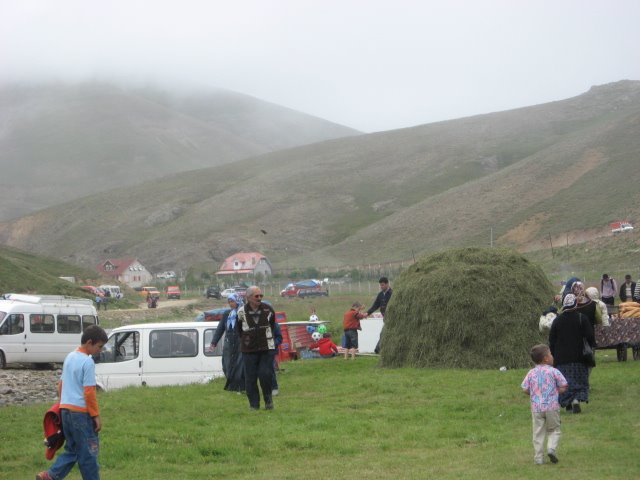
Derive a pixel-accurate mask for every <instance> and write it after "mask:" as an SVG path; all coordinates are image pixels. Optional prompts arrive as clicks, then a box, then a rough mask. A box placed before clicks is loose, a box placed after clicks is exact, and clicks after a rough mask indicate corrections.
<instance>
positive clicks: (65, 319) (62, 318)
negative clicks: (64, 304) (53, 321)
mask: <svg viewBox="0 0 640 480" xmlns="http://www.w3.org/2000/svg"><path fill="white" fill-rule="evenodd" d="M58 333H82V325H81V323H80V315H58Z"/></svg>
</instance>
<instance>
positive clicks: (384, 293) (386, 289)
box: [367, 277, 393, 353]
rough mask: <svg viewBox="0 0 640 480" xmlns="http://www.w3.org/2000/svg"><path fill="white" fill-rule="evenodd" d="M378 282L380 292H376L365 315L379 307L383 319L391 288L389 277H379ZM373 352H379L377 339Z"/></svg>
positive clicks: (391, 291)
mask: <svg viewBox="0 0 640 480" xmlns="http://www.w3.org/2000/svg"><path fill="white" fill-rule="evenodd" d="M378 283H379V284H380V292H378V296H377V297H376V299H375V301H374V302H373V305H371V308H369V310H367V315H371V314H372V313H373V312H375V311H376V310H378V309H380V313H381V314H382V317H383V319H384V313H385V312H386V311H387V304H388V303H389V300H391V294H392V293H393V290H391V287H390V286H389V279H388V278H387V277H380V280H378ZM383 321H384V320H383ZM374 352H375V353H380V340H378V344H377V345H376V348H375V350H374Z"/></svg>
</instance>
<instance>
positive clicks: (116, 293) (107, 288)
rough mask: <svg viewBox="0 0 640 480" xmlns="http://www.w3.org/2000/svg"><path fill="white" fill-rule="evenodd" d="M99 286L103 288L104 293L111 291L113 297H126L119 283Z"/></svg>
mask: <svg viewBox="0 0 640 480" xmlns="http://www.w3.org/2000/svg"><path fill="white" fill-rule="evenodd" d="M98 288H100V289H102V290H103V291H104V293H107V292H109V293H110V294H111V295H110V296H111V298H115V299H120V298H122V297H124V295H123V294H122V291H121V290H120V287H119V286H118V285H100V286H99V287H98Z"/></svg>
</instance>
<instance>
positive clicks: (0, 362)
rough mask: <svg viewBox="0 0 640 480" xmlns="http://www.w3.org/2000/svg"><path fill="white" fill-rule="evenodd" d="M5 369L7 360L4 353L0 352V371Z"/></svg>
mask: <svg viewBox="0 0 640 480" xmlns="http://www.w3.org/2000/svg"><path fill="white" fill-rule="evenodd" d="M6 367H7V360H6V358H4V353H3V352H0V369H3V368H6Z"/></svg>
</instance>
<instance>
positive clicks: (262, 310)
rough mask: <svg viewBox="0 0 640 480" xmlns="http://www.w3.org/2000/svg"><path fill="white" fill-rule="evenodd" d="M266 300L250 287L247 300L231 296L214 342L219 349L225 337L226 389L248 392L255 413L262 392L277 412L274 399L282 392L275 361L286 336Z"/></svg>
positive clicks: (223, 348)
mask: <svg viewBox="0 0 640 480" xmlns="http://www.w3.org/2000/svg"><path fill="white" fill-rule="evenodd" d="M263 298H264V295H263V293H262V291H261V290H260V288H259V287H257V286H251V287H249V288H248V289H247V291H246V293H245V297H244V299H243V298H242V296H240V295H239V294H237V293H235V294H231V295H230V296H229V297H228V298H227V301H228V302H229V306H230V307H231V310H230V311H229V314H228V315H227V317H226V318H225V319H223V321H221V322H220V323H218V328H217V329H216V331H215V333H214V336H213V339H212V341H211V346H212V347H214V348H215V347H216V346H217V344H218V342H219V341H220V339H221V338H222V335H223V334H224V345H223V347H222V370H223V371H224V374H225V377H226V379H227V381H226V383H225V386H224V389H225V390H229V391H233V392H238V393H242V392H245V393H246V395H247V398H248V399H249V408H250V409H252V410H259V409H260V391H262V399H263V402H264V408H265V409H266V410H273V396H274V394H276V395H277V392H278V383H277V378H276V371H275V358H276V354H277V348H278V346H279V345H280V343H282V333H281V331H280V327H279V326H278V323H277V322H276V314H275V311H274V310H273V307H271V305H269V304H267V303H264V302H263V301H262V299H263ZM245 300H246V303H245ZM258 384H259V385H260V388H258Z"/></svg>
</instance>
